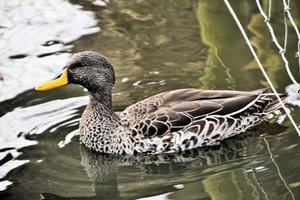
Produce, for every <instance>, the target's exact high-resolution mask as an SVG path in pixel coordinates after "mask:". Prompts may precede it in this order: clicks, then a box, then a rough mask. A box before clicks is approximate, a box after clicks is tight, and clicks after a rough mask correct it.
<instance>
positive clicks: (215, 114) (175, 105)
mask: <svg viewBox="0 0 300 200" xmlns="http://www.w3.org/2000/svg"><path fill="white" fill-rule="evenodd" d="M115 81H116V77H115V72H114V69H113V66H112V64H111V63H110V61H109V60H108V58H106V57H105V56H103V55H101V54H99V53H97V52H93V51H84V52H79V53H76V54H74V55H73V56H71V58H70V59H69V60H68V62H67V63H66V65H65V66H64V67H63V68H62V72H61V74H59V75H58V76H57V77H56V78H54V79H52V80H47V81H44V82H41V83H40V84H38V85H36V86H35V90H37V91H47V90H51V89H54V88H58V87H61V86H64V85H67V84H79V85H81V86H83V87H84V88H86V89H87V91H88V93H89V103H88V105H87V106H86V108H85V110H84V112H83V114H82V116H81V119H80V123H79V132H80V133H79V141H80V143H82V144H84V145H85V146H86V147H87V148H88V149H90V150H92V151H95V152H98V153H104V154H115V155H138V154H163V153H177V152H183V151H186V150H191V149H194V148H201V147H207V146H208V147H209V146H215V145H219V144H220V141H222V140H224V139H226V138H230V137H233V136H235V135H237V134H240V133H243V132H245V131H246V130H247V129H248V128H250V127H253V126H254V125H256V124H257V123H259V122H260V121H263V120H267V119H268V116H269V115H270V113H272V112H273V111H275V110H277V109H279V108H280V107H281V105H282V104H281V103H280V102H279V101H278V99H277V98H276V96H275V95H274V94H273V93H268V92H267V89H258V90H254V91H232V90H200V89H196V88H186V89H176V90H172V91H166V92H162V93H159V94H156V95H153V96H150V97H148V98H146V99H144V100H141V101H139V102H137V103H134V104H133V105H130V106H128V107H127V108H125V109H124V110H123V111H121V112H114V111H113V105H112V90H113V86H114V84H115ZM286 97H287V94H280V98H281V99H282V101H284V100H285V99H286Z"/></svg>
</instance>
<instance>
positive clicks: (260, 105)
mask: <svg viewBox="0 0 300 200" xmlns="http://www.w3.org/2000/svg"><path fill="white" fill-rule="evenodd" d="M278 107H279V104H278V102H277V101H276V100H275V96H274V95H272V94H263V91H262V90H260V91H252V92H240V91H201V90H197V89H180V90H174V91H170V92H165V93H161V94H158V95H155V96H152V97H149V98H147V99H145V100H143V101H140V102H138V103H136V104H134V105H132V106H130V107H128V108H126V109H125V110H124V111H123V112H120V113H117V114H115V113H113V112H112V111H111V110H107V109H105V108H104V107H103V106H102V105H101V104H98V103H97V102H96V101H95V100H93V99H92V100H91V103H90V104H89V105H88V107H87V109H86V110H85V112H84V114H83V116H82V119H81V126H80V132H81V134H80V140H81V142H82V143H84V144H85V145H86V146H87V147H88V148H90V149H92V150H94V151H98V152H104V153H111V154H138V153H145V154H157V153H174V152H180V151H184V150H188V149H193V148H196V147H203V146H209V145H216V144H218V143H219V141H221V140H223V139H225V138H228V137H231V136H234V135H236V134H239V133H241V132H244V131H245V130H246V129H247V128H249V127H251V126H253V125H254V124H255V123H256V122H258V121H259V120H263V119H265V117H266V113H269V112H270V111H273V110H274V109H276V108H278ZM92 127H96V128H92Z"/></svg>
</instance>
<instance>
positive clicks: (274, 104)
mask: <svg viewBox="0 0 300 200" xmlns="http://www.w3.org/2000/svg"><path fill="white" fill-rule="evenodd" d="M262 95H263V97H265V98H267V99H270V103H269V104H268V105H267V106H266V107H265V109H264V112H266V113H270V112H273V111H275V110H277V109H279V108H281V107H282V104H281V102H279V100H278V99H277V97H276V95H275V94H273V93H265V94H262ZM279 97H280V99H281V101H282V103H283V104H285V103H286V102H287V97H288V94H287V93H283V94H279Z"/></svg>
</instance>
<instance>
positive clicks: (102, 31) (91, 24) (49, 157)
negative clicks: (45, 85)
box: [0, 0, 300, 200]
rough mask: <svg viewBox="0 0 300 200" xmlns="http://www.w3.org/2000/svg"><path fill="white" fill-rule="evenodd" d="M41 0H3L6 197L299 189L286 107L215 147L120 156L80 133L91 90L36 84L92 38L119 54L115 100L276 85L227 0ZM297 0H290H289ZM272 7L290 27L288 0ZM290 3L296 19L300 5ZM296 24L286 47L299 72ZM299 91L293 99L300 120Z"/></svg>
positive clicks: (286, 192)
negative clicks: (91, 144)
mask: <svg viewBox="0 0 300 200" xmlns="http://www.w3.org/2000/svg"><path fill="white" fill-rule="evenodd" d="M9 2H10V3H9ZM41 2H42V3H39V4H36V3H35V2H34V3H33V1H32V2H30V3H28V4H26V5H24V3H23V4H22V3H21V1H18V0H14V1H3V2H2V4H3V5H2V6H1V9H2V10H1V15H3V16H6V19H7V20H6V21H5V22H6V24H5V23H4V22H1V23H2V24H0V25H1V27H0V31H1V32H0V38H1V39H0V44H1V45H2V47H3V48H1V52H2V53H1V55H2V56H1V59H0V73H1V74H2V76H3V79H4V80H3V81H0V83H1V89H0V93H1V95H0V96H1V102H0V116H1V117H0V134H1V136H0V145H1V146H0V190H1V192H0V199H5V200H6V199H39V198H42V199H71V198H72V199H203V200H204V199H213V200H220V199H222V200H227V199H228V200H232V199H255V200H256V199H272V200H273V199H280V200H282V199H298V198H299V197H300V178H299V177H300V170H299V169H300V156H299V154H300V153H299V152H300V151H299V150H300V146H299V140H300V139H299V137H298V136H297V134H296V132H295V131H294V129H293V128H292V127H291V125H290V123H289V121H288V120H287V119H283V118H284V115H283V114H280V113H279V114H278V116H277V117H276V118H274V119H273V120H271V121H269V122H263V123H261V124H259V125H258V126H256V127H254V128H252V129H251V130H249V131H247V133H245V134H242V135H240V136H238V137H234V138H232V139H228V140H226V141H224V142H223V143H222V145H221V146H218V147H214V148H206V149H198V150H195V151H191V152H185V153H184V154H180V155H159V156H146V157H145V156H144V157H130V156H123V157H115V156H108V155H101V154H95V153H93V152H90V151H88V150H87V149H86V148H85V147H84V146H82V145H80V144H79V142H78V136H77V133H78V122H79V119H80V116H81V113H82V111H83V109H84V107H85V105H86V103H87V101H88V98H87V97H86V92H85V91H84V90H83V89H82V88H81V87H80V86H75V85H69V86H66V87H64V88H59V89H56V90H53V91H49V92H46V93H38V92H35V91H34V90H32V89H31V88H32V87H33V85H34V84H35V83H36V82H39V81H40V80H42V79H47V78H49V77H51V76H53V75H54V74H55V73H57V72H58V71H59V69H60V67H62V66H63V64H64V62H65V61H66V60H67V58H68V56H69V55H70V54H71V53H72V52H78V51H83V50H93V51H98V52H101V53H102V54H104V55H106V56H107V57H109V58H110V60H111V62H112V63H113V65H114V67H115V71H116V74H117V83H116V86H115V88H114V95H113V99H114V109H115V110H116V111H120V110H123V109H124V108H125V107H127V106H129V105H131V104H132V103H134V102H136V101H138V100H141V99H143V98H145V97H148V96H150V95H152V94H156V93H158V92H161V91H167V90H172V89H178V88H187V87H194V88H201V89H237V90H252V89H257V88H262V87H267V83H266V81H265V80H264V78H263V76H262V74H261V72H260V70H259V69H258V67H257V65H256V63H255V61H254V59H253V57H252V55H251V54H250V51H249V49H248V47H247V46H246V44H245V42H244V40H243V38H242V36H241V34H240V32H239V31H238V29H237V27H236V25H235V23H234V21H233V19H232V17H231V16H230V15H229V13H228V11H227V9H226V7H225V5H224V3H223V2H222V1H219V0H199V1H190V0H166V1H155V0H131V1H110V2H107V1H99V0H98V1H94V2H92V1H77V0H71V1H70V2H67V1H62V0H56V1H51V2H53V3H51V4H50V1H41ZM231 2H232V4H233V7H234V9H235V10H236V11H237V14H238V16H239V19H240V20H241V21H242V23H243V25H244V27H247V29H246V31H247V33H248V35H249V36H250V37H251V41H252V42H253V44H254V46H255V48H256V50H257V53H258V55H259V57H260V59H261V61H262V63H263V65H264V66H265V68H266V70H267V72H268V74H269V75H270V77H271V79H272V81H273V82H274V84H275V85H276V87H277V88H278V90H279V91H284V90H285V89H289V88H291V86H289V85H290V84H291V81H290V80H289V78H288V76H287V75H286V72H285V69H284V68H283V65H282V61H281V58H280V55H279V54H278V51H277V49H276V48H275V46H274V45H273V43H272V41H271V39H270V35H269V33H268V31H267V29H266V28H265V25H264V22H263V20H262V18H261V16H260V15H259V13H258V10H257V8H256V5H255V2H253V1H231ZM49 4H50V5H51V6H49ZM299 6H300V5H299V2H296V1H292V8H297V7H299ZM265 7H267V4H265ZM50 8H51V9H50ZM273 9H274V10H273V14H274V18H273V20H274V21H273V27H274V29H275V31H276V33H277V34H278V35H279V36H280V38H283V33H284V32H283V31H284V29H283V18H282V15H283V12H282V6H281V2H276V3H274V5H273ZM27 10H30V12H28V11H27ZM65 10H68V12H64V11H65ZM40 11H43V12H40ZM20 13H23V14H20ZM24 13H25V14H24ZM28 13H29V14H28ZM41 13H43V17H35V16H40V15H41ZM55 13H56V14H55ZM59 13H61V15H59ZM293 14H294V16H295V19H296V21H298V22H299V20H300V18H299V16H300V13H299V11H298V10H296V9H293ZM11 16H16V17H11ZM75 16H76V18H74V17H75ZM80 19H81V21H80ZM12 24H13V25H12ZM54 25H55V27H56V28H55V27H54ZM14 28H15V30H13V29H14ZM28 30H31V31H33V32H34V31H36V33H35V34H31V33H32V32H30V31H29V32H28ZM50 30H51V31H50ZM291 31H292V29H291V28H290V34H289V40H288V51H287V57H288V59H289V60H290V63H291V66H292V68H293V69H292V71H293V73H294V74H295V76H296V78H297V79H298V80H299V75H298V72H297V58H295V52H296V47H297V45H296V41H297V39H296V35H295V34H294V33H292V32H291ZM43 32H49V34H41V33H43ZM37 33H39V34H37ZM4 35H6V37H4ZM25 36H26V37H25ZM4 38H11V39H4ZM280 41H281V42H282V39H281V40H280ZM17 44H18V45H19V46H18V45H17ZM43 44H50V45H48V46H47V45H44V46H43ZM21 47H22V48H21ZM288 86H289V87H288ZM294 90H295V88H294ZM297 98H298V96H297V95H294V98H293V99H291V102H292V103H293V104H295V106H290V109H291V110H292V111H291V114H292V116H293V117H294V118H295V120H296V121H297V122H298V124H299V121H300V117H299V116H300V115H299V107H298V106H297V104H298V105H299V99H297ZM278 120H279V121H280V122H281V121H282V120H283V122H282V123H278Z"/></svg>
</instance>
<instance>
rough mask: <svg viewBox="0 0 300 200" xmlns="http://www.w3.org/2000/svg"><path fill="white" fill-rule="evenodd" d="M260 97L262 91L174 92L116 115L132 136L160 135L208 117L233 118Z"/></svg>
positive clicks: (185, 90)
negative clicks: (232, 116) (226, 116)
mask: <svg viewBox="0 0 300 200" xmlns="http://www.w3.org/2000/svg"><path fill="white" fill-rule="evenodd" d="M261 94H262V90H258V91H252V92H240V91H224V90H223V91H216V90H197V89H180V90H174V91H170V92H164V93H160V94H158V95H155V96H152V97H149V98H147V99H145V100H143V101H140V102H138V103H136V104H133V105H132V106H130V107H128V108H127V109H125V110H124V111H123V112H122V113H120V118H121V122H122V123H124V124H125V125H126V126H127V127H128V128H129V129H131V132H132V134H134V135H135V134H142V135H144V136H145V137H153V136H163V135H165V134H167V133H169V132H173V131H179V130H182V129H185V128H187V127H188V126H189V125H191V124H192V123H193V122H195V121H197V120H200V119H202V118H204V117H206V116H208V115H223V116H224V115H228V116H231V115H237V114H239V113H241V112H243V111H244V110H246V109H247V108H249V107H251V105H253V104H254V103H255V102H256V101H257V100H258V99H259V97H260V96H261Z"/></svg>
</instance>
